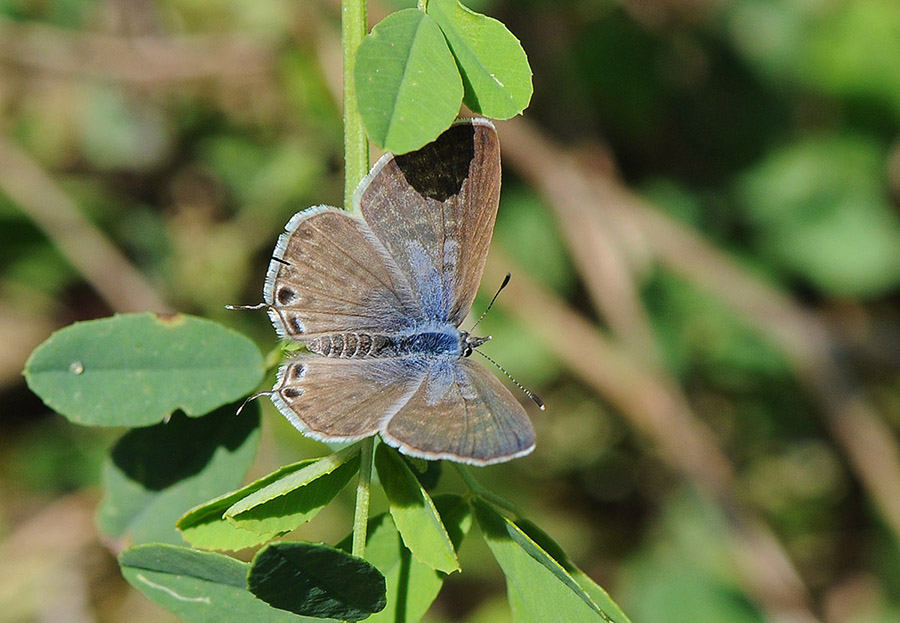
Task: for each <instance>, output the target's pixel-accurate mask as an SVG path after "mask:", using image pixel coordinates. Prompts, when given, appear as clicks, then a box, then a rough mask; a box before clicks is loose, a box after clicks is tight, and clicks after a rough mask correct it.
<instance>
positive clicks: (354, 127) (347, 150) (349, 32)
mask: <svg viewBox="0 0 900 623" xmlns="http://www.w3.org/2000/svg"><path fill="white" fill-rule="evenodd" d="M368 29H369V26H368V17H367V9H366V0H341V40H342V45H343V50H344V207H345V208H346V209H348V210H351V211H354V212H355V211H356V208H355V207H354V206H353V192H354V191H355V190H356V187H357V185H359V182H360V181H361V180H362V179H363V178H364V177H365V176H366V174H367V173H368V172H369V141H368V139H367V138H366V131H365V128H363V123H362V118H361V117H360V116H359V105H358V103H357V100H356V82H355V79H354V75H353V70H354V68H355V67H356V51H357V50H358V49H359V44H360V43H361V42H362V40H363V37H365V36H366V32H367V31H368ZM357 216H359V215H357ZM361 443H362V447H361V454H360V463H359V481H358V483H357V485H356V511H355V513H354V515H353V555H354V556H358V557H360V558H362V557H363V555H364V554H365V551H366V524H367V523H368V521H369V486H370V484H371V482H372V456H373V454H374V448H375V438H374V437H370V438H368V439H364V440H363V441H362V442H361Z"/></svg>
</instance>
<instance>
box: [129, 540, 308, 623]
mask: <svg viewBox="0 0 900 623" xmlns="http://www.w3.org/2000/svg"><path fill="white" fill-rule="evenodd" d="M119 566H120V567H121V569H122V575H123V576H125V579H126V580H128V582H129V583H130V584H131V585H132V586H134V587H135V588H137V589H138V590H139V591H141V592H142V593H144V595H146V596H147V597H148V598H149V599H150V600H151V601H153V602H154V603H156V604H158V605H160V606H162V607H163V608H165V609H166V610H169V611H170V612H172V613H174V614H175V615H176V616H178V617H179V618H180V619H182V620H184V621H188V622H190V623H246V622H247V621H265V622H266V623H313V621H316V622H317V623H325V622H324V621H323V620H322V619H311V618H308V617H301V616H297V615H295V614H292V613H290V612H285V611H283V610H276V609H275V608H272V607H271V606H269V605H268V604H266V603H265V602H263V601H260V600H259V599H257V598H256V597H255V596H254V595H253V594H252V593H250V591H248V590H247V573H248V572H249V570H250V565H249V564H247V563H244V562H240V561H237V560H235V559H233V558H229V557H228V556H223V555H222V554H213V553H210V552H198V551H197V550H192V549H188V548H186V547H177V546H174V545H163V544H159V543H154V544H151V545H138V546H137V547H132V548H130V549H127V550H125V551H124V552H122V553H121V554H120V555H119Z"/></svg>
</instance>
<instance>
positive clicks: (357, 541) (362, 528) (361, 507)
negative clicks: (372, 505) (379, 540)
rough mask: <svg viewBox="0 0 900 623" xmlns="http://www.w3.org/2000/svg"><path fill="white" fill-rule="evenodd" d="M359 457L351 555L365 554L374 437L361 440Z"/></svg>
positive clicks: (360, 555) (360, 556)
mask: <svg viewBox="0 0 900 623" xmlns="http://www.w3.org/2000/svg"><path fill="white" fill-rule="evenodd" d="M360 444H361V447H360V456H359V481H358V482H357V484H356V512H355V513H354V514H353V555H354V556H358V557H359V558H362V557H363V556H364V555H365V553H366V524H367V523H368V521H369V485H370V484H371V483H372V458H373V456H374V454H375V452H374V450H375V437H374V436H373V437H369V438H368V439H363V440H362V441H361V442H360Z"/></svg>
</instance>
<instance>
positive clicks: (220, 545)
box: [178, 459, 317, 550]
mask: <svg viewBox="0 0 900 623" xmlns="http://www.w3.org/2000/svg"><path fill="white" fill-rule="evenodd" d="M316 460H317V459H306V460H304V461H300V462H299V463H294V464H293V465H285V466H284V467H282V468H280V469H278V470H276V471H274V472H272V473H271V474H269V475H268V476H265V477H264V478H260V479H259V480H257V481H255V482H252V483H250V484H249V485H247V486H246V487H243V488H241V489H238V490H237V491H232V492H231V493H227V494H225V495H223V496H220V497H218V498H216V499H214V500H210V501H209V502H207V503H206V504H202V505H201V506H198V507H196V508H193V509H191V510H190V511H188V512H187V513H186V514H185V515H184V516H183V517H182V518H181V519H179V520H178V529H179V530H181V536H182V537H183V538H184V540H185V541H187V542H188V543H190V544H191V545H192V546H194V547H199V548H202V549H224V550H239V549H243V548H245V547H252V546H253V545H259V544H260V543H263V542H265V541H266V540H267V539H268V538H269V536H268V535H261V534H259V533H256V532H251V531H250V530H244V529H242V528H238V527H237V526H236V525H235V524H234V523H233V522H230V521H228V520H226V519H225V511H227V510H228V509H229V508H230V507H231V506H233V505H234V504H235V503H236V502H239V501H240V500H242V499H244V498H245V497H247V496H248V495H250V494H251V493H255V492H256V491H259V490H260V489H262V488H263V487H265V486H268V485H270V484H271V483H273V482H275V481H277V480H280V479H281V478H283V477H284V476H286V475H288V474H292V473H294V472H296V471H299V470H300V469H302V468H304V467H306V466H307V465H310V464H312V463H315V462H316Z"/></svg>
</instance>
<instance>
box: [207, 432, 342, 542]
mask: <svg viewBox="0 0 900 623" xmlns="http://www.w3.org/2000/svg"><path fill="white" fill-rule="evenodd" d="M358 469H359V445H358V444H356V445H353V446H351V447H349V448H345V449H344V450H341V451H340V452H336V453H334V454H331V455H329V456H326V457H323V458H321V459H319V460H317V461H314V462H312V463H310V464H308V465H304V466H302V467H301V468H300V469H298V470H296V471H292V472H290V473H288V474H286V475H284V476H281V477H280V478H277V479H275V480H274V481H273V482H271V483H270V484H267V485H264V486H263V487H262V488H260V489H259V490H257V491H255V492H253V493H251V494H250V495H248V496H247V497H245V498H243V499H241V500H239V501H237V502H235V503H234V504H232V505H231V506H230V507H229V508H228V509H227V510H226V511H225V517H226V518H227V519H228V520H229V521H231V522H232V523H234V524H235V525H236V526H238V527H239V528H242V529H244V530H250V531H252V532H256V533H258V534H262V535H268V536H275V535H277V534H280V533H284V532H290V531H291V530H293V529H294V528H296V527H297V526H299V525H301V524H302V523H304V522H306V521H309V520H310V519H312V518H313V517H314V516H315V515H316V513H318V512H319V510H321V508H322V507H323V506H325V505H326V504H328V502H330V501H331V500H332V499H334V496H336V495H337V494H338V493H339V492H340V490H341V489H343V488H344V486H345V485H346V484H347V483H348V482H349V481H350V479H351V478H352V477H353V475H354V474H355V473H356V472H357V470H358Z"/></svg>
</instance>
